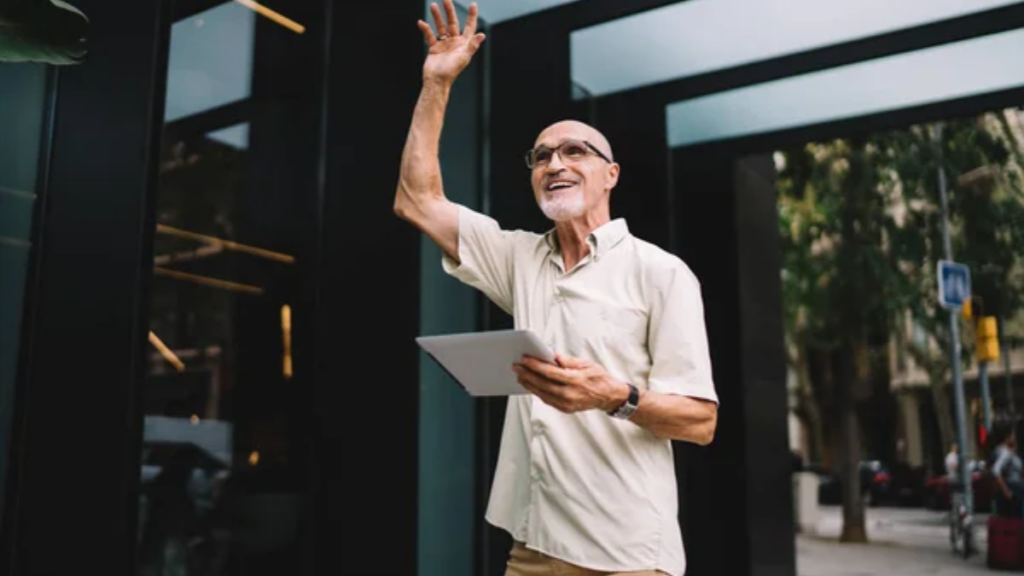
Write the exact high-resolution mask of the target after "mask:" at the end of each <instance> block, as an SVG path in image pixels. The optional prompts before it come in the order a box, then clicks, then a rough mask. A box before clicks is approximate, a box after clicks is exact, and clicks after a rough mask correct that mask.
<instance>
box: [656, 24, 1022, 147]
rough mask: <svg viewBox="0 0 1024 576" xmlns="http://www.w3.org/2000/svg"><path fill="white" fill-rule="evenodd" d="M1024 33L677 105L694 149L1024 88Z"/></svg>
mask: <svg viewBox="0 0 1024 576" xmlns="http://www.w3.org/2000/svg"><path fill="white" fill-rule="evenodd" d="M1017 54H1024V29H1017V30H1011V31H1009V32H1002V33H999V34H991V35H988V36H981V37H978V38H972V39H970V40H964V41H960V42H953V43H949V44H944V45H941V46H936V47H933V48H927V49H924V50H918V51H914V52H908V53H905V54H899V55H896V56H888V57H885V58H878V59H875V60H868V61H864V62H858V63H856V64H850V65H846V66H840V67H836V68H832V69H829V70H824V71H820V72H814V73H810V74H803V75H799V76H792V77H789V78H785V79H782V80H776V81H772V82H765V83H762V84H756V85H753V86H746V87H743V88H738V89H735V90H729V91H725V92H719V93H716V94H711V95H708V96H704V97H700V98H694V99H692V100H686V101H682V102H678V103H675V104H671V105H669V106H668V107H667V110H666V112H667V117H668V121H667V136H668V141H669V145H670V146H673V147H679V146H687V145H692V144H699V143H705V142H711V141H716V140H723V139H729V138H736V137H741V136H747V135H752V134H760V133H766V132H775V131H779V130H785V129H789V128H797V127H801V126H808V125H813V124H819V123H823V122H830V121H834V120H842V119H849V118H857V117H860V116H865V115H869V114H876V113H881V112H887V111H892V110H898V109H902V108H909V107H914V106H921V105H925V104H930V103H936V102H942V101H946V100H952V99H957V98H966V97H970V96H977V95H981V94H987V93H991V92H997V91H1000V90H1008V89H1013V88H1018V87H1024V66H1022V65H1021V63H1020V61H1019V59H1018V58H1015V57H1014V55H1017Z"/></svg>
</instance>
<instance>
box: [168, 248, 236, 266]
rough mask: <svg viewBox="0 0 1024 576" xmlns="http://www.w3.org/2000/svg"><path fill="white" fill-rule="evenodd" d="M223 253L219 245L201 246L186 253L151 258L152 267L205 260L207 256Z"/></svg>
mask: <svg viewBox="0 0 1024 576" xmlns="http://www.w3.org/2000/svg"><path fill="white" fill-rule="evenodd" d="M223 251H224V247H223V246H220V245H216V244H215V245H213V246H203V247H201V248H196V249H195V250H189V251H187V252H175V253H173V254H160V255H157V256H154V257H153V265H154V266H166V265H168V264H173V263H175V262H189V261H192V260H199V259H200V258H206V257H208V256H215V255H217V254H220V253H221V252H223Z"/></svg>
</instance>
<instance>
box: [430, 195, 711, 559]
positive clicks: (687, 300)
mask: <svg viewBox="0 0 1024 576" xmlns="http://www.w3.org/2000/svg"><path fill="white" fill-rule="evenodd" d="M588 242H589V243H590V254H589V256H587V257H586V258H585V259H584V260H583V261H581V262H580V263H579V264H578V265H577V266H576V267H575V268H574V269H572V270H565V268H564V264H563V261H562V257H561V255H560V254H559V251H558V246H557V237H556V236H555V235H554V234H553V233H551V232H549V233H547V234H536V233H532V232H524V231H520V230H515V231H513V230H502V229H501V228H500V226H499V225H498V223H497V222H495V221H494V220H493V219H492V218H490V217H488V216H485V215H483V214H480V213H477V212H474V211H473V210H470V209H468V208H466V207H464V206H460V207H459V260H460V262H459V263H458V264H456V262H455V261H454V260H452V259H450V258H447V257H445V258H444V259H443V266H444V269H445V271H446V272H448V273H449V274H451V275H453V276H455V277H456V278H458V279H460V280H461V281H463V282H465V283H466V284H468V285H470V286H473V287H475V288H477V289H479V290H480V291H482V292H483V293H484V294H485V295H487V297H488V298H490V299H491V300H492V301H493V302H494V303H495V304H497V305H498V306H499V307H501V308H502V309H503V310H505V311H506V312H508V313H509V314H511V315H512V316H513V318H514V320H515V327H516V328H518V329H530V330H533V331H535V332H536V333H537V334H539V335H541V337H542V338H543V339H544V340H545V341H546V342H547V343H548V344H549V345H550V346H551V347H552V348H553V349H554V350H556V351H557V352H560V353H563V354H568V355H570V356H576V357H582V358H587V359H590V360H592V361H594V362H597V363H599V364H600V365H602V366H603V367H604V368H605V369H606V370H608V372H609V373H610V374H612V375H613V376H615V377H617V378H620V379H622V380H625V381H628V382H632V383H633V384H634V385H636V386H637V387H638V388H640V389H641V390H645V389H647V390H653V391H656V392H660V393H666V394H679V395H685V396H691V397H694V398H700V399H705V400H710V401H713V402H716V403H717V402H718V397H717V395H716V393H715V387H714V384H713V381H712V377H711V362H710V358H709V355H708V344H707V336H706V330H705V326H704V311H703V303H702V300H701V292H700V285H699V283H698V282H697V279H696V277H695V276H694V275H693V273H692V272H691V271H690V269H689V268H688V267H687V266H686V265H685V264H684V263H683V262H682V261H681V260H680V259H679V258H677V257H676V256H674V255H672V254H669V253H668V252H665V251H663V250H661V249H660V248H658V247H656V246H654V245H652V244H649V243H647V242H644V241H642V240H640V239H638V238H635V237H634V236H632V235H631V234H630V233H629V230H628V228H627V226H626V223H625V221H624V220H621V219H618V220H613V221H612V222H609V223H607V224H605V225H603V226H602V227H600V228H598V229H597V230H595V231H594V232H593V233H592V234H591V235H590V238H589V239H588ZM509 369H510V370H511V367H510V368H509ZM677 513H678V502H677V488H676V477H675V467H674V464H673V456H672V444H671V442H670V441H669V440H664V439H658V438H656V437H655V436H654V435H653V434H651V433H650V432H648V431H646V430H644V429H643V428H641V427H639V426H637V425H636V424H633V423H632V422H629V421H625V420H619V419H615V418H612V417H610V416H609V415H607V414H605V413H604V412H602V411H600V410H591V411H587V412H581V413H576V414H563V413H561V412H559V411H558V410H556V409H554V408H552V407H550V406H548V405H547V404H545V403H544V402H542V401H541V400H540V399H538V398H536V397H534V396H533V395H522V396H514V397H511V398H510V399H509V400H508V409H507V412H506V416H505V425H504V430H503V433H502V438H501V448H500V453H499V456H498V465H497V470H496V472H495V477H494V483H493V485H492V487H491V494H490V500H489V504H488V509H487V515H486V518H487V521H488V522H490V523H491V524H493V525H495V526H497V527H499V528H503V529H505V530H507V531H508V532H509V533H510V534H511V535H512V537H513V538H514V539H516V540H518V541H520V542H523V543H524V544H525V545H526V546H527V547H528V548H531V549H534V550H537V551H540V552H543V553H545V554H548V555H550V556H553V557H556V558H559V559H561V560H564V561H566V562H570V563H572V564H576V565H579V566H583V567H586V568H590V569H593V570H599V571H608V572H628V571H640V570H661V571H663V572H666V573H668V574H672V575H675V576H680V575H682V574H683V573H684V572H685V568H686V559H685V555H684V552H683V542H682V535H681V533H680V529H679V523H678V520H677Z"/></svg>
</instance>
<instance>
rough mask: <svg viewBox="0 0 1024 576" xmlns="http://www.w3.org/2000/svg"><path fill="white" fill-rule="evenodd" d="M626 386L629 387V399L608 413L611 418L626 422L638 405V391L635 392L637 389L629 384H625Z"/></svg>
mask: <svg viewBox="0 0 1024 576" xmlns="http://www.w3.org/2000/svg"><path fill="white" fill-rule="evenodd" d="M626 386H629V398H628V399H627V400H626V401H625V402H623V403H622V404H621V405H620V406H619V407H618V408H616V409H615V410H612V411H611V412H609V413H608V415H609V416H611V417H612V418H621V419H622V420H626V419H628V418H629V417H630V416H632V415H633V413H634V412H636V408H637V406H638V405H639V404H640V390H637V387H636V386H633V385H632V384H630V383H629V382H626Z"/></svg>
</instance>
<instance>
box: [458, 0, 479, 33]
mask: <svg viewBox="0 0 1024 576" xmlns="http://www.w3.org/2000/svg"><path fill="white" fill-rule="evenodd" d="M479 14H480V9H479V8H477V6H476V2H473V3H471V4H470V5H469V16H467V17H466V29H465V30H463V31H462V35H463V36H465V37H466V38H472V37H473V35H474V34H476V21H477V17H478V16H479Z"/></svg>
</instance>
